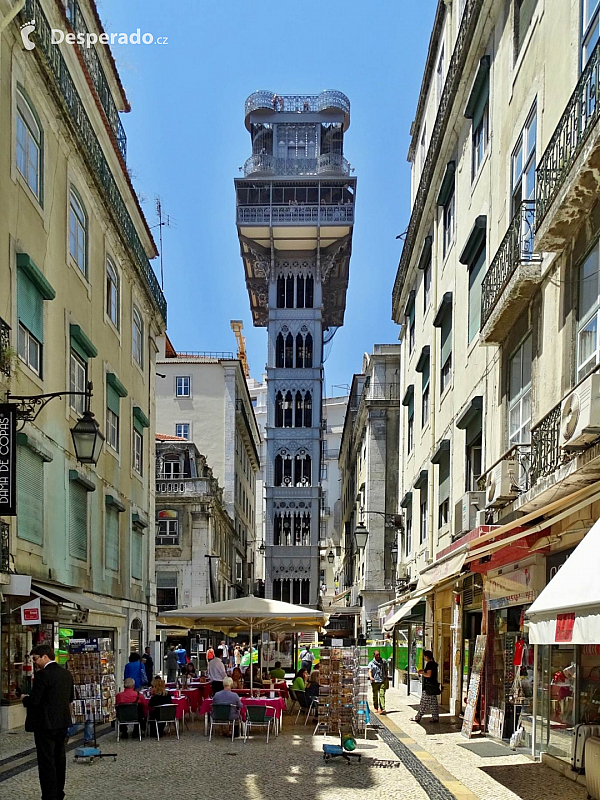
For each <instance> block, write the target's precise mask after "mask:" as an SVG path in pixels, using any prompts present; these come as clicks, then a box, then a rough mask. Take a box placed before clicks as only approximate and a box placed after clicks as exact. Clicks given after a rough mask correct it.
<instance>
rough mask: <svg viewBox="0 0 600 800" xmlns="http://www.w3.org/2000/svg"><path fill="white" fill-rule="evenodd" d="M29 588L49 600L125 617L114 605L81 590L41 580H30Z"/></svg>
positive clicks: (85, 609)
mask: <svg viewBox="0 0 600 800" xmlns="http://www.w3.org/2000/svg"><path fill="white" fill-rule="evenodd" d="M31 590H32V592H34V593H35V594H37V595H39V596H40V597H43V598H45V599H46V600H50V602H53V603H55V602H57V601H58V602H61V601H62V602H66V603H72V604H73V605H75V606H79V608H80V609H82V610H83V611H95V612H97V613H98V614H110V615H111V616H113V617H123V618H124V617H125V616H126V615H125V614H122V613H121V612H120V611H118V610H117V609H116V608H115V607H114V606H109V605H106V604H104V603H100V602H98V600H92V598H91V597H87V595H85V594H81V592H76V591H74V590H72V589H67V588H66V587H63V586H58V585H57V584H55V583H44V582H42V581H31Z"/></svg>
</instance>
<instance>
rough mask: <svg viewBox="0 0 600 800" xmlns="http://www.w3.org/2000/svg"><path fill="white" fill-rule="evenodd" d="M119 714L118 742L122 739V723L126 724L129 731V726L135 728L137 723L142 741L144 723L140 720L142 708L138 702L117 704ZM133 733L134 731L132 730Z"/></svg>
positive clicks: (116, 708)
mask: <svg viewBox="0 0 600 800" xmlns="http://www.w3.org/2000/svg"><path fill="white" fill-rule="evenodd" d="M115 711H116V714H117V742H118V741H120V739H121V725H125V726H126V728H127V733H129V728H130V727H131V728H135V726H136V725H137V727H138V733H139V736H140V742H141V741H142V724H141V722H140V716H139V714H140V708H139V705H138V703H123V704H121V705H118V706H115ZM132 733H133V731H132Z"/></svg>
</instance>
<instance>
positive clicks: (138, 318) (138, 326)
mask: <svg viewBox="0 0 600 800" xmlns="http://www.w3.org/2000/svg"><path fill="white" fill-rule="evenodd" d="M131 329H132V330H131V349H132V352H133V358H134V360H135V362H136V363H137V364H139V366H140V367H143V366H144V321H143V320H142V315H141V314H140V311H139V309H138V307H137V306H134V307H133V313H132V321H131Z"/></svg>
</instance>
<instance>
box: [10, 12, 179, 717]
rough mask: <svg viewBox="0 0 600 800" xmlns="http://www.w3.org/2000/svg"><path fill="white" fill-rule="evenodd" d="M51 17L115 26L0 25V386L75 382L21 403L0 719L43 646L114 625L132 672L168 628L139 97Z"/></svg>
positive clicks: (158, 308)
mask: <svg viewBox="0 0 600 800" xmlns="http://www.w3.org/2000/svg"><path fill="white" fill-rule="evenodd" d="M7 10H8V6H7V4H3V6H2V9H1V10H0V14H1V15H3V14H5V13H7ZM0 18H1V17H0ZM31 19H35V32H33V33H32V34H31V40H32V41H34V42H35V48H34V49H32V50H25V49H24V48H23V46H22V45H23V41H22V38H21V34H20V30H19V26H20V25H21V24H23V23H25V21H26V20H31ZM50 28H60V29H62V30H72V31H74V32H78V31H82V30H86V29H87V30H90V31H93V32H95V33H96V34H100V33H102V32H103V29H102V26H101V23H100V20H99V18H98V15H97V10H96V6H95V4H94V3H93V2H88V1H87V0H82V2H74V1H73V2H69V3H65V4H56V3H50V2H39V1H38V0H28V2H26V3H25V6H24V7H23V9H22V11H21V13H20V14H19V15H18V16H17V17H15V18H14V19H12V20H11V21H10V22H8V24H7V25H6V26H3V29H2V33H1V47H0V76H1V78H0V81H1V86H2V91H1V98H2V99H1V101H0V102H1V105H2V111H1V113H0V118H1V120H2V121H1V123H0V125H1V128H2V130H1V138H2V141H3V142H4V144H5V146H4V147H3V148H2V158H1V159H0V171H1V178H0V186H1V187H2V190H1V192H0V209H1V213H0V240H1V241H2V247H3V252H4V253H5V257H4V258H3V259H2V263H1V265H0V285H1V286H2V290H1V291H0V318H1V319H0V329H1V335H0V365H1V366H0V391H1V392H2V395H3V397H4V395H5V393H6V392H10V396H8V401H9V404H11V405H13V406H14V405H15V404H18V403H19V400H18V396H19V395H42V394H52V393H60V392H61V391H62V392H66V393H68V392H80V394H72V395H69V394H63V395H62V396H61V397H58V398H54V399H52V400H50V401H49V402H48V404H47V405H46V404H45V405H37V406H36V407H35V408H34V409H33V410H32V411H33V413H31V414H29V415H28V419H27V420H26V419H24V418H23V416H22V412H24V411H25V410H26V404H23V403H21V404H20V414H21V417H20V420H19V433H18V437H17V438H18V445H17V451H16V487H17V514H16V515H14V516H2V518H1V520H0V526H1V532H2V537H1V543H2V563H1V567H0V573H1V579H0V583H1V584H2V586H1V588H2V595H3V597H4V600H3V602H2V617H1V624H2V630H1V663H0V673H1V685H2V699H1V702H2V706H1V710H0V726H1V727H13V726H16V725H19V724H22V722H23V720H24V709H23V708H22V705H21V703H20V702H19V692H25V691H28V687H29V683H30V677H31V664H30V663H29V657H28V654H29V652H30V650H31V647H32V645H33V644H35V643H37V642H40V641H48V642H50V643H52V644H53V645H54V646H55V647H56V648H60V649H62V650H65V649H68V647H69V641H70V637H80V638H81V637H83V638H86V637H90V636H91V637H93V636H101V637H104V638H108V639H110V640H111V647H112V649H113V651H114V654H115V663H116V672H117V674H119V675H120V674H122V668H123V665H124V663H125V662H126V660H127V657H128V655H129V652H130V649H137V650H139V651H140V652H142V650H141V648H142V647H143V646H144V645H145V644H147V643H148V641H151V640H152V639H153V638H154V630H155V610H156V607H155V587H154V547H153V543H152V541H151V536H149V535H148V533H149V531H151V530H152V528H151V521H152V519H153V518H154V417H155V413H154V393H155V391H154V390H155V354H156V341H157V339H158V337H159V336H160V335H162V334H163V333H164V330H165V324H166V303H165V299H164V297H163V294H162V292H161V289H160V287H159V284H158V282H157V280H156V277H155V275H154V272H153V268H152V266H151V264H150V261H149V259H151V258H153V257H154V256H156V255H157V252H156V248H155V245H154V242H153V240H152V236H151V234H150V231H149V228H148V225H147V223H146V220H145V218H144V215H143V212H142V210H141V208H140V205H139V202H138V199H137V196H136V193H135V191H134V189H133V186H132V184H131V181H130V178H129V174H128V171H127V166H126V160H125V159H126V137H125V134H124V131H123V127H122V124H121V121H120V117H119V113H120V112H123V111H128V110H129V104H128V101H127V98H126V96H125V92H124V90H123V87H122V85H121V82H120V79H119V75H118V73H117V71H116V68H115V64H114V61H113V60H112V56H111V55H110V49H109V48H108V47H102V48H99V49H98V50H96V49H94V48H91V49H89V50H86V49H85V48H80V47H79V46H78V45H74V46H64V47H60V48H59V47H58V46H52V45H51V44H50V39H49V30H50ZM88 382H91V383H93V397H92V399H91V411H92V412H93V414H94V415H95V418H96V420H97V421H98V424H99V426H100V430H101V432H102V434H103V435H104V437H105V443H104V447H103V450H102V453H101V455H100V457H99V459H98V461H97V464H96V465H89V466H87V465H82V464H80V463H78V462H77V459H76V455H75V452H74V447H73V442H72V438H71V429H72V428H73V427H74V426H75V424H76V423H77V421H78V420H79V418H80V417H81V414H82V412H83V411H84V410H85V404H86V401H85V397H84V395H83V392H85V391H86V386H87V384H88ZM36 411H37V412H39V413H37V414H36V413H35V412H36ZM0 513H1V510H0ZM23 579H24V580H23ZM36 599H39V600H40V606H41V624H40V625H31V626H28V625H26V624H23V621H22V619H21V615H20V611H19V608H20V606H21V605H23V604H24V603H26V602H28V601H29V600H36Z"/></svg>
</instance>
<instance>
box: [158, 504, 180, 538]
mask: <svg viewBox="0 0 600 800" xmlns="http://www.w3.org/2000/svg"><path fill="white" fill-rule="evenodd" d="M156 544H158V545H178V544H179V512H177V511H174V510H172V509H165V510H164V511H159V512H158V514H157V522H156Z"/></svg>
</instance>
